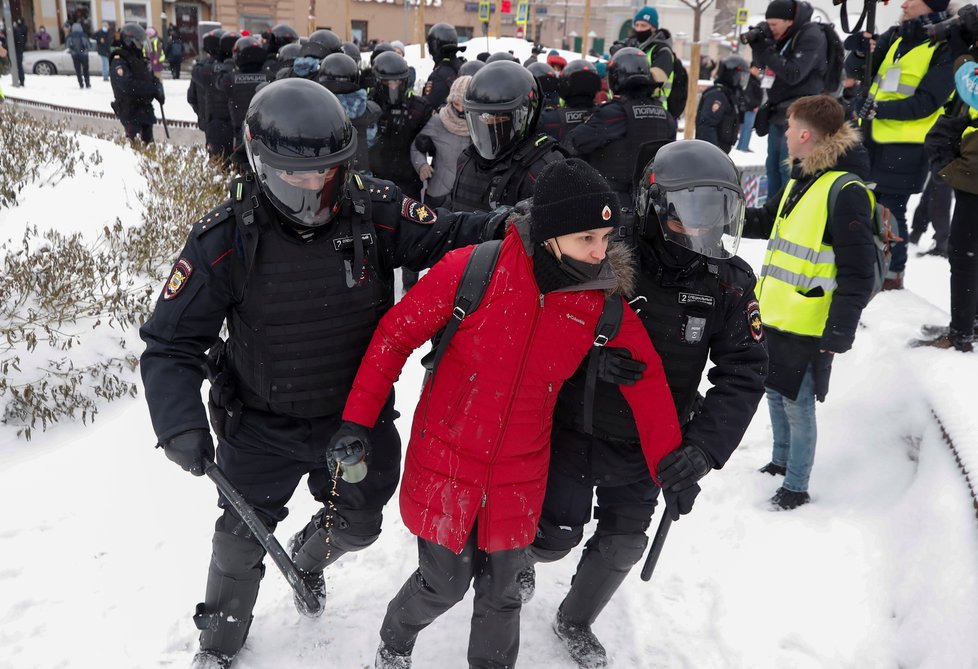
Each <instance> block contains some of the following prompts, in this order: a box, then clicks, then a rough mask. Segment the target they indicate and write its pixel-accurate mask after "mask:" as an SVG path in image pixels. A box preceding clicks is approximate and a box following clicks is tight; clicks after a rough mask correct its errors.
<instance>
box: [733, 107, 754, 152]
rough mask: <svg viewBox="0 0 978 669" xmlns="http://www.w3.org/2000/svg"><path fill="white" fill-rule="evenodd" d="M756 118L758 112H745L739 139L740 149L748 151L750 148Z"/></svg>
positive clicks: (738, 148) (738, 145) (738, 146)
mask: <svg viewBox="0 0 978 669" xmlns="http://www.w3.org/2000/svg"><path fill="white" fill-rule="evenodd" d="M755 118H757V112H755V111H745V112H744V122H743V123H741V124H740V139H738V140H737V150H738V151H747V150H748V149H750V138H751V135H753V134H754V119H755Z"/></svg>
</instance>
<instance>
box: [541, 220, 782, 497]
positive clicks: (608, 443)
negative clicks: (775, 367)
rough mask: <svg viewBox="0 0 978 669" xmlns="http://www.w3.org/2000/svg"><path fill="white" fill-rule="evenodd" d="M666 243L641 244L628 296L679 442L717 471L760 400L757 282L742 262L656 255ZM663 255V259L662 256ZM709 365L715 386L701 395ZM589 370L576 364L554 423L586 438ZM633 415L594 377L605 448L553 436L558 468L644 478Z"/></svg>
mask: <svg viewBox="0 0 978 669" xmlns="http://www.w3.org/2000/svg"><path fill="white" fill-rule="evenodd" d="M666 243H667V242H665V241H663V240H662V239H661V237H660V238H658V239H656V240H655V241H654V242H650V241H648V240H645V239H642V240H640V241H639V243H638V248H637V253H638V267H637V283H636V285H635V288H634V290H633V291H632V292H630V293H629V295H628V296H627V297H628V299H629V300H630V303H631V305H632V307H633V308H634V309H635V310H636V312H637V313H638V316H639V318H640V319H641V321H642V324H643V325H644V326H645V329H646V330H647V331H648V333H649V337H650V338H651V339H652V343H653V344H654V345H655V349H656V351H658V352H659V355H660V356H661V358H662V364H663V367H664V368H665V373H666V380H667V382H668V383H669V389H670V391H671V393H672V399H673V402H674V404H675V407H676V411H677V413H678V415H679V420H680V424H682V425H683V426H684V427H683V443H684V444H692V445H695V446H698V447H699V448H700V449H702V450H703V452H704V453H706V454H707V456H708V457H709V459H710V463H711V465H712V466H713V467H714V468H720V467H722V466H723V465H724V463H725V462H726V461H727V459H728V458H729V457H730V455H731V453H733V451H734V449H736V448H737V446H738V444H740V441H741V439H742V438H743V436H744V432H745V431H746V430H747V426H748V425H749V424H750V421H751V419H752V418H753V416H754V412H755V410H756V409H757V404H758V402H759V401H760V399H761V396H762V395H763V394H764V379H765V377H766V376H767V364H768V356H767V347H766V343H765V341H764V331H763V329H762V325H761V318H760V311H759V308H758V303H757V298H756V297H755V295H754V285H755V283H756V279H755V277H754V273H753V272H752V271H751V269H750V266H749V265H747V263H746V262H744V261H743V260H741V259H740V258H738V257H734V258H731V259H729V260H724V261H716V260H713V259H710V258H706V257H705V256H701V255H698V254H697V255H696V256H695V258H694V259H692V260H691V261H688V262H686V264H681V263H677V262H675V261H673V260H670V259H668V256H667V255H666V254H664V253H662V252H661V250H660V249H661V248H662V245H663V244H666ZM660 258H666V260H665V261H664V260H662V259H660ZM707 360H709V361H711V362H712V363H713V366H712V367H711V368H710V371H709V373H708V378H709V381H710V384H711V387H710V389H709V390H708V391H707V393H706V397H705V398H702V397H700V395H699V393H698V392H697V389H698V387H699V385H700V379H701V377H702V374H703V370H704V368H705V367H706V363H707ZM585 378H586V370H585V367H584V366H582V367H581V368H580V369H579V370H578V371H577V373H575V375H574V376H573V377H572V378H571V379H570V381H568V382H567V384H566V385H565V386H564V388H563V390H562V391H561V393H560V397H559V399H558V403H557V411H556V413H555V417H554V421H555V423H556V425H557V426H558V427H561V428H564V429H569V430H575V431H577V432H581V433H583V432H585V428H584V427H583V425H582V423H581V418H580V417H581V415H582V410H583V407H584V401H585V399H584V397H585ZM635 418H636V417H635V415H634V414H633V412H632V410H631V408H630V407H629V406H628V403H627V402H626V401H625V398H624V396H623V395H622V393H621V390H620V389H619V387H618V386H615V385H613V384H610V383H605V382H602V381H600V380H599V381H598V382H597V385H596V387H595V390H594V405H593V424H592V431H591V433H592V434H593V435H594V436H595V437H597V438H598V439H601V440H602V441H601V447H600V448H597V447H593V446H590V445H588V444H589V443H590V442H589V441H585V440H579V439H556V440H554V444H553V448H554V465H555V467H556V468H557V469H558V470H560V471H561V472H562V473H564V474H566V475H567V476H570V477H574V478H578V479H584V480H585V481H587V482H589V483H592V484H594V485H622V484H627V483H633V482H636V481H641V480H646V479H647V478H648V471H647V470H646V468H645V467H644V460H643V458H642V455H641V450H640V449H639V448H638V432H637V428H636V423H635Z"/></svg>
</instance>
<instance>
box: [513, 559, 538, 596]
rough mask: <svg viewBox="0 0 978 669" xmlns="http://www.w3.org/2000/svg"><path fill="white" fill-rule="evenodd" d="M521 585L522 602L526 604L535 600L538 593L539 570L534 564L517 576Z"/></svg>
mask: <svg viewBox="0 0 978 669" xmlns="http://www.w3.org/2000/svg"><path fill="white" fill-rule="evenodd" d="M516 580H517V582H519V584H520V601H521V602H523V603H524V604H527V603H529V601H530V600H531V599H533V595H534V594H535V593H536V591H537V570H536V567H534V566H533V565H532V564H531V565H530V566H529V567H527V568H526V569H524V570H523V571H521V572H520V573H518V574H517V575H516Z"/></svg>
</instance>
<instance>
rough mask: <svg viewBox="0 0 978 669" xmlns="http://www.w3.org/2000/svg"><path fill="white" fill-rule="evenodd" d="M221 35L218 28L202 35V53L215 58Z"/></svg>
mask: <svg viewBox="0 0 978 669" xmlns="http://www.w3.org/2000/svg"><path fill="white" fill-rule="evenodd" d="M137 25H138V24H137ZM223 34H224V31H223V30H221V29H220V28H215V29H214V30H210V31H208V32H206V33H204V39H203V41H202V48H203V49H204V53H207V54H209V55H211V56H212V57H214V58H217V54H218V53H220V52H221V36H222V35H223Z"/></svg>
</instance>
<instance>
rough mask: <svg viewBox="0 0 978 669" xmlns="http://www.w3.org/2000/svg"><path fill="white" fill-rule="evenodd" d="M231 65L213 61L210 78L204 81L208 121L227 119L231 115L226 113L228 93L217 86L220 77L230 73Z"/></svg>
mask: <svg viewBox="0 0 978 669" xmlns="http://www.w3.org/2000/svg"><path fill="white" fill-rule="evenodd" d="M232 68H233V65H231V63H214V66H213V69H212V71H211V72H212V73H211V76H210V78H209V79H208V80H207V83H206V86H207V88H206V92H207V95H206V98H205V99H204V104H205V109H206V111H205V114H204V116H205V118H206V120H208V121H229V120H230V119H231V115H230V114H229V113H228V94H227V93H226V92H224V91H222V90H220V89H219V88H218V86H217V84H218V82H219V81H220V80H221V77H223V76H226V75H230V74H231V70H232Z"/></svg>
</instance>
